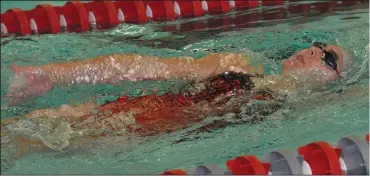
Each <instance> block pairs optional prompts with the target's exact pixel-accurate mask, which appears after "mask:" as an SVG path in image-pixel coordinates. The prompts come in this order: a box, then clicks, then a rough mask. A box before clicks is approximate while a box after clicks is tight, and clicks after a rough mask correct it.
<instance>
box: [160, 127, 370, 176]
mask: <svg viewBox="0 0 370 176" xmlns="http://www.w3.org/2000/svg"><path fill="white" fill-rule="evenodd" d="M365 138H366V139H365ZM365 138H364V137H359V136H348V137H344V138H341V139H340V140H338V142H337V143H336V147H333V146H331V145H329V144H328V143H326V142H323V141H317V142H312V143H309V144H307V145H304V146H301V147H299V148H298V149H297V151H298V154H299V155H298V156H296V153H293V152H290V151H288V150H275V151H272V152H270V153H268V154H266V155H265V156H264V157H263V159H262V160H259V159H258V158H257V157H255V156H252V155H243V156H238V157H236V158H234V159H231V160H228V161H227V162H226V168H227V170H228V171H224V170H223V169H221V168H220V167H218V166H217V165H215V164H205V165H200V166H197V167H195V168H191V169H188V170H186V171H185V170H181V169H173V170H168V171H165V172H163V173H162V175H368V174H369V142H368V141H369V139H368V138H369V134H367V135H366V137H365Z"/></svg>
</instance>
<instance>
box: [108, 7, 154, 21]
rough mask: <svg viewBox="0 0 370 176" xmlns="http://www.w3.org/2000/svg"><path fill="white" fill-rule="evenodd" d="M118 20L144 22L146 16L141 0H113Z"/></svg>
mask: <svg viewBox="0 0 370 176" xmlns="http://www.w3.org/2000/svg"><path fill="white" fill-rule="evenodd" d="M114 5H115V6H116V8H117V12H118V18H119V21H120V22H127V23H139V24H142V23H145V22H147V20H148V18H147V16H146V14H145V13H142V12H145V6H144V3H143V1H115V2H114Z"/></svg>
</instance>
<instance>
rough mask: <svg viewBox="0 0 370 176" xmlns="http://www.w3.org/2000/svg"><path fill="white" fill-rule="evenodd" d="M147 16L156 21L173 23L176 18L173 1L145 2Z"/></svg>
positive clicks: (148, 0)
mask: <svg viewBox="0 0 370 176" xmlns="http://www.w3.org/2000/svg"><path fill="white" fill-rule="evenodd" d="M143 2H144V5H145V8H146V11H145V12H146V16H147V17H148V18H149V19H153V20H155V21H172V20H174V19H175V18H176V16H175V11H174V4H173V1H152V0H144V1H143Z"/></svg>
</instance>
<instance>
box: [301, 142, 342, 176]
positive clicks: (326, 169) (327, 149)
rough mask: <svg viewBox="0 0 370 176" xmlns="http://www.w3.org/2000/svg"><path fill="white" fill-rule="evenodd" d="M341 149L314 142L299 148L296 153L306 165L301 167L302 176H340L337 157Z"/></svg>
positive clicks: (340, 171)
mask: <svg viewBox="0 0 370 176" xmlns="http://www.w3.org/2000/svg"><path fill="white" fill-rule="evenodd" d="M341 152H342V149H336V148H333V147H332V146H330V145H329V144H328V143H326V142H322V141H319V142H314V143H310V144H308V145H306V146H303V147H299V148H298V153H299V154H300V155H302V156H303V157H304V160H305V161H306V162H307V163H308V165H306V163H305V166H304V167H303V170H304V171H303V174H304V175H307V174H309V175H312V174H313V175H342V170H341V168H340V163H339V156H340V153H341Z"/></svg>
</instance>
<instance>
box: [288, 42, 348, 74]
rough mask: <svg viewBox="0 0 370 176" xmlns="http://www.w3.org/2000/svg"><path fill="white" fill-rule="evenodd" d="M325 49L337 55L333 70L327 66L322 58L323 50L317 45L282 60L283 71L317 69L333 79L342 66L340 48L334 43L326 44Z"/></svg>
mask: <svg viewBox="0 0 370 176" xmlns="http://www.w3.org/2000/svg"><path fill="white" fill-rule="evenodd" d="M324 48H325V50H326V51H327V52H334V53H335V54H336V55H337V58H338V60H337V61H336V64H337V69H336V70H334V69H333V68H331V67H330V66H328V65H327V64H326V63H325V62H324V61H323V59H322V56H323V54H324V51H323V50H322V49H320V48H319V47H316V46H312V47H310V48H307V49H303V50H301V51H299V52H297V53H295V54H294V55H292V56H291V57H289V58H288V59H286V60H284V61H283V73H287V72H290V71H294V70H302V69H303V70H309V69H311V70H319V71H321V72H322V73H325V77H327V78H326V79H329V80H334V79H336V78H337V77H338V76H339V75H338V73H341V71H342V67H343V54H342V49H341V48H339V47H338V46H335V45H326V46H325V47H324Z"/></svg>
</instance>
